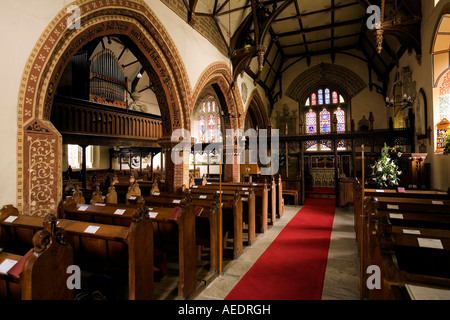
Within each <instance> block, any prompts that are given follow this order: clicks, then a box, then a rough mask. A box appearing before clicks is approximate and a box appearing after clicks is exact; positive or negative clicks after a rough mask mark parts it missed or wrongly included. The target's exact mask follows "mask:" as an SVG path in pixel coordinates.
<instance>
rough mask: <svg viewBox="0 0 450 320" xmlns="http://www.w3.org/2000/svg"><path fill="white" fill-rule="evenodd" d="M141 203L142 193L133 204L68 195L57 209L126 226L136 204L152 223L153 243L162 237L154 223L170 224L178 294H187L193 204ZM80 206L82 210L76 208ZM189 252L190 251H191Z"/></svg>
mask: <svg viewBox="0 0 450 320" xmlns="http://www.w3.org/2000/svg"><path fill="white" fill-rule="evenodd" d="M143 203H144V202H143V197H138V199H137V202H136V204H129V205H123V204H106V205H105V206H98V205H80V204H76V203H75V202H74V201H73V200H71V199H67V200H66V201H64V202H63V203H62V204H61V209H60V212H61V215H62V216H64V217H66V218H72V219H77V220H79V219H83V220H85V221H86V220H87V221H91V222H102V223H106V224H111V225H120V226H129V225H130V224H131V223H132V217H133V212H134V211H135V210H138V208H140V209H141V210H143V211H144V212H146V214H147V215H148V217H149V218H150V220H151V221H152V223H153V226H152V230H153V233H154V241H155V246H156V242H158V241H161V237H162V235H161V229H160V226H158V224H164V225H167V224H170V225H171V226H174V227H176V229H177V230H176V232H177V239H178V243H177V246H178V264H179V285H178V295H179V296H181V297H187V296H189V295H190V294H191V293H192V292H193V291H194V289H195V287H196V275H195V268H196V265H195V258H194V257H195V226H194V222H193V220H194V218H195V212H194V207H193V206H192V205H188V206H186V207H183V208H181V207H180V206H174V207H162V206H152V208H148V207H147V208H144V206H143ZM80 208H82V209H83V211H80ZM150 209H151V210H150ZM191 209H192V210H191ZM118 212H119V213H118ZM174 213H176V214H174ZM193 253H194V255H192V254H193Z"/></svg>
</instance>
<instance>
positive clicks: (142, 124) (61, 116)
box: [51, 97, 162, 141]
mask: <svg viewBox="0 0 450 320" xmlns="http://www.w3.org/2000/svg"><path fill="white" fill-rule="evenodd" d="M51 122H52V123H53V125H54V126H55V127H56V128H57V129H58V130H59V132H60V133H61V134H62V135H63V136H64V135H67V134H76V135H79V136H81V135H89V136H90V137H93V136H94V137H95V136H98V137H106V138H126V139H138V140H150V141H156V140H157V139H158V138H160V137H161V136H162V121H161V117H159V116H154V115H150V114H144V113H140V112H135V111H131V110H121V109H119V108H112V107H109V106H105V105H101V104H98V103H92V102H89V101H85V100H79V99H73V98H64V97H55V99H54V102H53V107H52V116H51Z"/></svg>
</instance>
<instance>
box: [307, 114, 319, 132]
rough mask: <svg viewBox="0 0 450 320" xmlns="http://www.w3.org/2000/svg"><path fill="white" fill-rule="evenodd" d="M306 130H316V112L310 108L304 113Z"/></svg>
mask: <svg viewBox="0 0 450 320" xmlns="http://www.w3.org/2000/svg"><path fill="white" fill-rule="evenodd" d="M306 132H307V133H316V132H317V120H316V113H315V112H314V111H312V110H311V109H310V110H309V112H308V113H307V114H306Z"/></svg>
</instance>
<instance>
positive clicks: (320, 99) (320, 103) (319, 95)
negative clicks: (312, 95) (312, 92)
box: [317, 89, 323, 106]
mask: <svg viewBox="0 0 450 320" xmlns="http://www.w3.org/2000/svg"><path fill="white" fill-rule="evenodd" d="M317 95H318V97H319V106H321V105H323V90H322V89H319V91H318V92H317Z"/></svg>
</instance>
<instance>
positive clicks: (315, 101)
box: [311, 93, 317, 106]
mask: <svg viewBox="0 0 450 320" xmlns="http://www.w3.org/2000/svg"><path fill="white" fill-rule="evenodd" d="M311 105H312V106H316V105H317V96H316V94H315V93H313V94H312V95H311Z"/></svg>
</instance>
